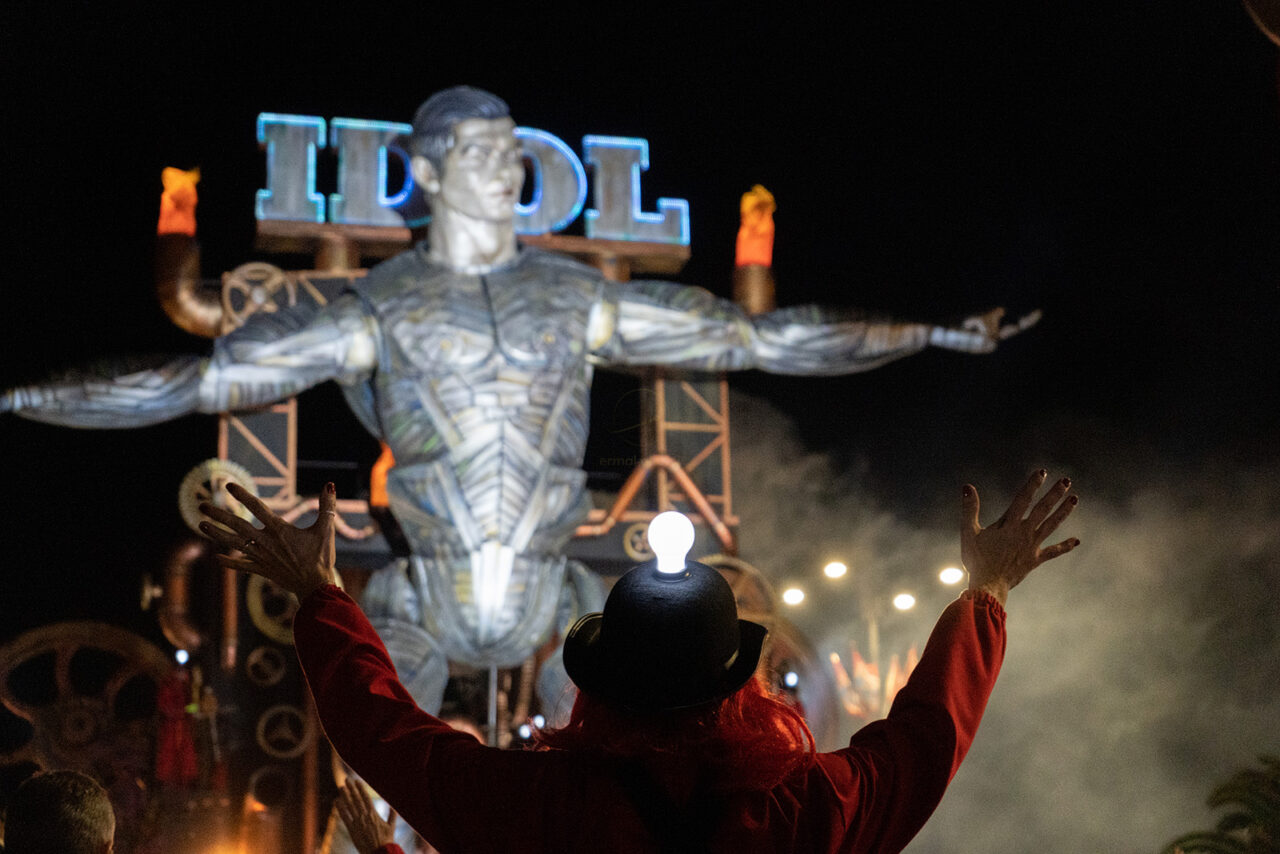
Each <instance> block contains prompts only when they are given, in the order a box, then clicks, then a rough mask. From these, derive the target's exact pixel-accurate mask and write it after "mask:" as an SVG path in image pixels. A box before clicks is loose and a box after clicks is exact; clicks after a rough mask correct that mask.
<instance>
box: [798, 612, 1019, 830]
mask: <svg viewBox="0 0 1280 854" xmlns="http://www.w3.org/2000/svg"><path fill="white" fill-rule="evenodd" d="M1005 640H1006V638H1005V612H1004V608H1003V607H1001V605H1000V603H999V602H998V601H997V600H996V599H994V598H993V597H991V596H989V595H987V594H986V593H981V592H978V593H975V592H971V591H966V592H965V593H964V594H962V595H961V598H960V599H958V600H956V601H955V602H952V603H951V604H950V605H949V606H948V607H947V609H946V610H945V611H943V613H942V616H941V617H940V618H939V619H938V623H937V625H936V626H935V627H934V630H933V633H932V634H931V635H930V637H929V642H928V644H927V645H926V646H925V650H924V653H923V655H921V657H920V663H919V665H917V667H916V669H915V671H914V672H913V673H912V674H911V678H910V679H909V680H908V681H907V684H906V686H904V687H903V689H902V690H901V691H899V692H898V696H897V698H896V699H895V700H894V702H893V707H892V708H891V709H890V711H889V715H888V717H887V718H885V719H884V720H881V721H876V722H875V723H872V724H869V725H867V726H865V727H863V728H862V729H861V730H859V731H858V732H857V733H856V734H855V735H854V736H853V738H852V739H851V740H850V742H849V747H847V748H845V749H843V750H840V751H837V752H836V753H835V754H828V755H827V756H826V757H824V758H825V759H827V760H830V759H833V758H835V757H838V758H839V759H840V760H843V762H844V763H847V765H846V766H844V767H841V766H840V765H836V766H834V768H836V769H838V771H839V772H840V776H841V777H843V776H844V774H846V773H847V774H850V775H851V776H850V777H849V778H848V779H847V780H844V781H843V782H845V783H846V785H844V786H839V789H840V790H841V791H840V797H841V799H842V804H841V811H842V813H843V820H844V821H845V822H846V827H847V836H846V840H847V841H851V842H852V845H851V846H850V848H849V849H847V850H851V851H854V852H864V851H865V852H871V851H875V852H896V851H900V850H901V849H902V848H904V847H905V846H906V845H907V843H908V842H910V841H911V839H912V837H914V836H915V835H916V833H918V832H919V830H920V828H921V827H923V826H924V823H925V821H926V820H927V819H928V818H929V816H930V815H932V814H933V811H934V809H935V808H936V807H937V805H938V803H939V802H940V801H941V800H942V794H943V792H944V791H945V790H946V788H947V784H948V783H950V782H951V778H952V777H953V776H955V773H956V770H957V769H958V768H959V767H960V762H961V761H962V760H963V759H964V757H965V754H966V753H967V752H968V750H969V745H970V744H972V743H973V738H974V735H975V734H976V733H977V730H978V723H979V721H981V719H982V712H983V710H984V709H985V708H986V705H987V698H988V697H989V696H990V694H991V690H992V688H993V687H994V686H995V681H996V676H997V674H998V673H999V672H1000V664H1001V662H1002V661H1003V660H1004V651H1005ZM824 764H826V763H825V762H824ZM828 767H833V766H828ZM835 782H836V783H837V784H839V783H840V782H842V781H841V780H835Z"/></svg>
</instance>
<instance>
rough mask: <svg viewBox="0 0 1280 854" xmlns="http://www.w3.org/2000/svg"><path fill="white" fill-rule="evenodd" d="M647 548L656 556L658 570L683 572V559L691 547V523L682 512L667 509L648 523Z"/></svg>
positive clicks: (672, 573)
mask: <svg viewBox="0 0 1280 854" xmlns="http://www.w3.org/2000/svg"><path fill="white" fill-rule="evenodd" d="M649 548H651V549H653V553H654V554H655V555H657V556H658V572H665V573H668V574H671V575H674V574H676V573H680V572H684V559H685V556H686V555H687V554H689V549H691V548H693V523H692V522H690V521H689V519H688V518H687V517H686V516H685V515H684V514H683V513H677V512H676V511H674V510H668V511H666V512H665V513H659V514H658V515H657V516H654V517H653V521H652V522H650V523H649Z"/></svg>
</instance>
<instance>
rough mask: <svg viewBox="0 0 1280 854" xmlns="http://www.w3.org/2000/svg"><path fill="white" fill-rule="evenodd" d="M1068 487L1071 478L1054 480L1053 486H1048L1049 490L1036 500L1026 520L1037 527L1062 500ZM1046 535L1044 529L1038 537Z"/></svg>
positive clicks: (1046, 532)
mask: <svg viewBox="0 0 1280 854" xmlns="http://www.w3.org/2000/svg"><path fill="white" fill-rule="evenodd" d="M1070 489H1071V478H1069V477H1064V478H1062V479H1061V480H1058V481H1056V482H1055V483H1054V484H1053V486H1051V487H1049V491H1048V492H1046V493H1045V494H1044V497H1043V498H1041V499H1040V500H1039V501H1037V502H1036V506H1035V507H1032V508H1031V514H1030V515H1029V516H1027V521H1028V522H1029V523H1031V525H1032V526H1034V527H1036V528H1039V527H1040V526H1041V525H1043V524H1044V521H1045V520H1046V519H1048V518H1049V514H1050V513H1052V512H1053V508H1055V507H1057V506H1058V505H1059V504H1060V503H1061V502H1062V499H1063V498H1065V497H1066V495H1067V492H1068V491H1069V490H1070ZM1050 530H1052V529H1050ZM1047 536H1049V531H1045V533H1044V536H1042V537H1041V538H1040V539H1041V540H1043V539H1044V537H1047Z"/></svg>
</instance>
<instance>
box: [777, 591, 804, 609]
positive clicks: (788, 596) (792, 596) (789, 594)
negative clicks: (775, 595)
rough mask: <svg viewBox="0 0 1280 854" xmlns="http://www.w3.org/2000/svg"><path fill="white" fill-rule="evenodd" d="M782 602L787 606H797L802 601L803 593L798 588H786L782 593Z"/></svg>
mask: <svg viewBox="0 0 1280 854" xmlns="http://www.w3.org/2000/svg"><path fill="white" fill-rule="evenodd" d="M782 601H783V602H786V603H787V604H788V605H799V604H800V603H801V602H803V601H804V591H803V590H801V589H800V588H799V587H788V588H787V589H786V590H783V591H782Z"/></svg>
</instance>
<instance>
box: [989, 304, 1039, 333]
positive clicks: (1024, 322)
mask: <svg viewBox="0 0 1280 854" xmlns="http://www.w3.org/2000/svg"><path fill="white" fill-rule="evenodd" d="M997 310H998V311H1000V314H1001V315H1002V316H1003V314H1004V310H1003V309H997ZM1043 316H1044V312H1042V311H1041V310H1040V309H1038V308H1037V309H1036V310H1035V311H1031V312H1028V313H1026V314H1024V315H1022V317H1019V318H1018V320H1017V322H1016V323H1006V324H1005V325H1004V326H999V322H1000V318H999V317H997V318H996V324H997V326H998V331H997V332H996V335H997V336H998V337H999V338H1000V340H1001V341H1003V340H1004V339H1006V338H1012V337H1013V336H1014V335H1017V334H1018V333H1019V332H1025V331H1026V330H1028V329H1030V328H1031V327H1033V326H1035V325H1036V324H1037V323H1039V322H1040V318H1041V317H1043Z"/></svg>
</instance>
